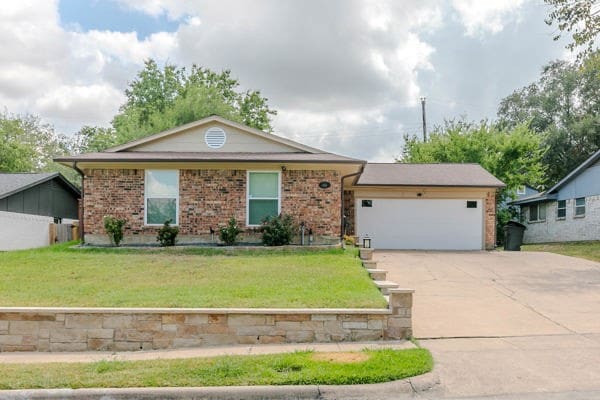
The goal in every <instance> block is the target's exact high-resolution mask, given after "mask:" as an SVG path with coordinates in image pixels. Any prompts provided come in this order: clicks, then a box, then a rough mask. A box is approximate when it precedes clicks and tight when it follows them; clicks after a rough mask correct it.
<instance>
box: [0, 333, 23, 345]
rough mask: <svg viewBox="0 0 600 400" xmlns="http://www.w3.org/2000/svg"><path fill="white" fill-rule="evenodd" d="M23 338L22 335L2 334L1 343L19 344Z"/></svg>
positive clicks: (0, 336)
mask: <svg viewBox="0 0 600 400" xmlns="http://www.w3.org/2000/svg"><path fill="white" fill-rule="evenodd" d="M22 340H23V336H22V335H0V345H18V344H21V341H22Z"/></svg>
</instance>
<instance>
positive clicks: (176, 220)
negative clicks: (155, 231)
mask: <svg viewBox="0 0 600 400" xmlns="http://www.w3.org/2000/svg"><path fill="white" fill-rule="evenodd" d="M148 171H162V172H175V176H176V177H177V194H176V196H175V221H173V223H172V224H171V226H179V170H178V169H146V170H144V226H163V224H149V223H148V213H147V212H146V211H148V210H147V207H148V184H147V182H148ZM152 198H153V199H172V198H173V197H171V196H152Z"/></svg>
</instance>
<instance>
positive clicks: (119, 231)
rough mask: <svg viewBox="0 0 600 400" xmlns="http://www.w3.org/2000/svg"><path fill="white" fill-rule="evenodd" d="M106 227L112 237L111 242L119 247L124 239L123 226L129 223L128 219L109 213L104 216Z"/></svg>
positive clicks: (107, 232) (110, 237)
mask: <svg viewBox="0 0 600 400" xmlns="http://www.w3.org/2000/svg"><path fill="white" fill-rule="evenodd" d="M103 222H104V229H105V230H106V234H107V235H108V238H109V239H110V242H111V243H112V244H113V245H115V246H117V247H119V244H121V241H122V240H123V227H124V226H125V224H126V223H127V220H126V219H121V218H115V217H113V216H112V215H107V216H105V217H104V218H103Z"/></svg>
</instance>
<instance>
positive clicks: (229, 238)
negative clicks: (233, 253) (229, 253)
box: [219, 217, 242, 246]
mask: <svg viewBox="0 0 600 400" xmlns="http://www.w3.org/2000/svg"><path fill="white" fill-rule="evenodd" d="M240 233H242V230H241V229H240V228H238V225H237V221H236V220H235V218H234V217H231V218H230V219H229V222H228V223H227V226H225V227H223V228H221V229H220V230H219V239H221V241H222V242H223V243H225V244H226V245H227V246H233V245H234V244H235V242H236V241H237V237H238V235H239V234H240Z"/></svg>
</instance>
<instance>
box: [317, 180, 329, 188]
mask: <svg viewBox="0 0 600 400" xmlns="http://www.w3.org/2000/svg"><path fill="white" fill-rule="evenodd" d="M319 187H320V188H321V189H327V188H330V187H331V183H329V182H327V181H323V182H319Z"/></svg>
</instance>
